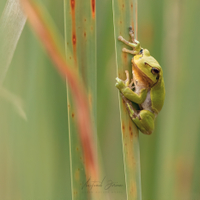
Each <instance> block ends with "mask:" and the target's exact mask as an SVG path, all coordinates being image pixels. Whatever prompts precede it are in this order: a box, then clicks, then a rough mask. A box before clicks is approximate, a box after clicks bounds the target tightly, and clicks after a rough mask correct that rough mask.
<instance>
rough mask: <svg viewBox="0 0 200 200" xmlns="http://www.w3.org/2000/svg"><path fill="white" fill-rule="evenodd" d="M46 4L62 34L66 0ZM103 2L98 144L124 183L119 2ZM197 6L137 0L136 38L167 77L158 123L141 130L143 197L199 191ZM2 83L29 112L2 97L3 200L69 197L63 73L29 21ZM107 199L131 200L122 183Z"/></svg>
mask: <svg viewBox="0 0 200 200" xmlns="http://www.w3.org/2000/svg"><path fill="white" fill-rule="evenodd" d="M43 2H44V5H45V6H46V8H47V10H48V11H49V13H50V14H51V16H52V18H53V19H54V21H55V23H56V25H57V27H58V29H59V30H60V32H61V33H62V35H63V37H64V26H63V24H64V17H63V1H61V0H60V1H49V0H43ZM5 3H6V0H1V2H0V12H1V13H2V11H3V8H4V6H5ZM96 3H97V6H96V9H97V78H98V80H97V131H98V142H99V147H100V150H101V157H102V161H103V165H104V171H105V172H104V173H105V175H106V176H107V177H108V178H109V179H112V180H114V181H116V182H119V183H122V184H124V173H123V157H122V145H121V130H120V118H119V105H118V95H117V94H118V91H117V89H116V88H115V87H114V84H115V77H116V66H115V52H114V39H115V38H114V33H113V25H112V3H111V0H110V1H108V0H101V1H98V0H97V2H96ZM199 8H200V1H198V0H192V1H189V0H182V1H180V0H162V1H160V0H149V1H144V0H140V1H138V40H139V41H140V42H141V45H142V47H144V48H147V49H148V50H149V51H150V52H151V55H153V56H154V57H155V58H156V59H157V60H158V61H159V63H160V64H161V66H162V67H163V71H164V79H165V84H166V100H165V104H164V107H163V110H162V111H161V113H160V114H159V115H158V118H157V120H156V130H155V131H154V133H153V134H152V135H151V136H146V135H142V134H140V144H141V146H140V149H141V172H142V195H143V200H199V199H200V170H199V169H200V160H199V154H200V134H199V133H200V123H199V122H200V93H199V91H200V90H199V85H200V78H199V75H200V67H199V60H198V59H199V57H198V55H197V54H198V53H199V52H200V51H199V46H200V38H199V35H200V26H199V20H200V12H199ZM0 63H1V62H0ZM3 86H4V87H5V88H6V89H8V90H9V91H10V92H12V93H13V94H15V95H17V96H19V97H21V98H22V99H23V102H24V108H25V112H26V116H27V120H24V119H23V118H22V117H20V116H19V115H18V113H17V112H16V110H15V109H14V107H13V105H12V104H11V103H10V102H8V101H6V100H5V98H3V97H2V96H0V199H1V200H21V199H23V200H32V199H33V200H40V199H42V200H51V199H52V200H64V199H67V200H68V199H71V194H70V191H71V190H70V171H69V144H68V133H67V132H68V126H67V101H66V86H65V81H64V80H63V79H62V78H61V77H60V75H59V74H58V72H57V71H56V70H55V68H54V67H53V65H52V63H51V61H50V60H49V58H48V56H47V55H46V53H45V51H44V49H43V47H42V46H41V44H40V42H39V41H38V39H37V38H36V37H35V34H33V33H32V30H31V29H30V27H29V26H28V25H25V28H24V30H23V33H22V35H21V38H20V40H19V43H18V45H17V48H16V51H15V54H14V57H13V60H12V63H11V65H10V68H9V71H8V73H7V76H6V79H5V81H4V83H3ZM110 197H111V199H113V200H122V199H125V187H123V188H122V189H121V190H120V191H118V193H117V192H112V193H110Z"/></svg>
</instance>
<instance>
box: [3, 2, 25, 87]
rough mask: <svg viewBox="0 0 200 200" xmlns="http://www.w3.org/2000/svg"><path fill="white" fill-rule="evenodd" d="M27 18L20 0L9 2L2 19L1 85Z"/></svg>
mask: <svg viewBox="0 0 200 200" xmlns="http://www.w3.org/2000/svg"><path fill="white" fill-rule="evenodd" d="M25 22H26V16H25V15H24V13H23V11H22V9H21V5H20V2H19V0H8V1H7V3H6V6H5V8H4V11H3V14H2V16H1V18H0V60H1V65H0V84H2V82H3V80H4V78H5V76H6V73H7V71H8V68H9V65H10V62H11V60H12V57H13V54H14V52H15V48H16V46H17V43H18V40H19V38H20V36H21V33H22V30H23V28H24V24H25Z"/></svg>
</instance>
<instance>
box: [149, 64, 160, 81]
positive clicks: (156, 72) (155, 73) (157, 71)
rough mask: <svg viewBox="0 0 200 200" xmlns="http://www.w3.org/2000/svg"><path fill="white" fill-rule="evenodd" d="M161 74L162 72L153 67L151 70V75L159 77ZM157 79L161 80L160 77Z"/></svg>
mask: <svg viewBox="0 0 200 200" xmlns="http://www.w3.org/2000/svg"><path fill="white" fill-rule="evenodd" d="M159 72H160V70H159V69H157V68H154V67H152V69H151V73H152V74H154V75H158V74H159ZM157 78H159V76H158V77H157Z"/></svg>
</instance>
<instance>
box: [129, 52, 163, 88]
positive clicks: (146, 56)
mask: <svg viewBox="0 0 200 200" xmlns="http://www.w3.org/2000/svg"><path fill="white" fill-rule="evenodd" d="M132 62H133V63H134V64H135V65H136V67H137V68H138V69H139V70H140V71H141V72H142V74H143V75H145V76H146V77H147V78H148V79H150V80H151V82H152V83H153V85H155V84H156V83H157V82H158V81H159V79H161V78H162V68H161V66H160V65H159V63H158V62H157V61H156V59H155V58H153V57H152V56H151V55H150V53H149V51H148V50H147V49H141V50H140V52H139V53H138V54H136V55H135V56H134V57H133V60H132Z"/></svg>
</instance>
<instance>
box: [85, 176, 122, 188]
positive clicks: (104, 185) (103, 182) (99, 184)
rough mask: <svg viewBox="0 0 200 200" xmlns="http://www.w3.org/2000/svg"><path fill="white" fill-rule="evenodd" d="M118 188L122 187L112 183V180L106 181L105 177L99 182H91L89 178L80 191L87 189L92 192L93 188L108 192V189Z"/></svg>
mask: <svg viewBox="0 0 200 200" xmlns="http://www.w3.org/2000/svg"><path fill="white" fill-rule="evenodd" d="M119 187H123V185H122V184H120V183H118V182H114V181H113V180H106V177H104V178H103V179H102V180H101V181H92V180H91V178H89V179H88V180H87V181H86V182H85V183H84V184H83V186H82V189H83V188H88V189H89V190H92V189H93V188H103V189H104V190H109V189H110V188H119Z"/></svg>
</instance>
